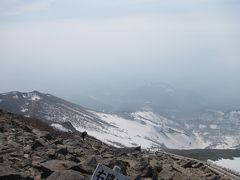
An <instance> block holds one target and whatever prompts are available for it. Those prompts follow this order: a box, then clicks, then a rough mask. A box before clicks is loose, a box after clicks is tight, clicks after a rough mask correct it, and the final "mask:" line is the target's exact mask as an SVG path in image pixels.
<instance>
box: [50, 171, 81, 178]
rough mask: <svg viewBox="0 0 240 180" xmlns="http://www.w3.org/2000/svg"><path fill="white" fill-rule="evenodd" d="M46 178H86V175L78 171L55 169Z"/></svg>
mask: <svg viewBox="0 0 240 180" xmlns="http://www.w3.org/2000/svg"><path fill="white" fill-rule="evenodd" d="M46 180H85V177H84V176H83V175H82V174H81V173H80V172H77V171H73V170H64V171H55V172H54V173H52V174H51V175H50V176H49V177H48V178H47V179H46Z"/></svg>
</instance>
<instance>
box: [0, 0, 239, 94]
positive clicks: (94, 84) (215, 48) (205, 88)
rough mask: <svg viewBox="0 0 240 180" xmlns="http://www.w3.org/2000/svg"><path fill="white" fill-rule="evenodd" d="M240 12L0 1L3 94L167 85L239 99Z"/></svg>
mask: <svg viewBox="0 0 240 180" xmlns="http://www.w3.org/2000/svg"><path fill="white" fill-rule="evenodd" d="M239 9H240V1H239V0H101V1H100V0H85V1H83V0H67V1H66V0H31V1H30V0H0V92H6V91H12V90H20V91H31V90H40V91H43V92H50V93H52V94H56V95H60V96H62V97H70V96H75V95H80V94H84V93H86V92H87V91H90V90H91V89H98V87H99V88H100V87H103V86H106V87H107V88H108V87H109V88H110V89H111V88H114V87H116V88H119V89H121V88H122V87H125V86H127V87H129V85H132V86H137V85H140V84H144V83H146V82H169V83H171V84H172V85H173V86H178V87H186V88H190V89H194V90H198V91H201V92H203V93H209V94H215V95H218V96H219V97H222V96H226V97H227V96H232V97H234V96H238V97H239V96H240V95H239V92H240V11H239ZM69 94H71V95H69Z"/></svg>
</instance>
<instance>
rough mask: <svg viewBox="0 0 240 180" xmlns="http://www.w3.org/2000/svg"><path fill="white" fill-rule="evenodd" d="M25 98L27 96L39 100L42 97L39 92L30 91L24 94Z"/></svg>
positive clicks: (29, 98)
mask: <svg viewBox="0 0 240 180" xmlns="http://www.w3.org/2000/svg"><path fill="white" fill-rule="evenodd" d="M22 97H23V98H27V99H28V100H31V101H38V100H40V99H42V98H41V97H40V96H39V95H38V93H37V92H34V91H33V92H28V93H24V94H23V95H22Z"/></svg>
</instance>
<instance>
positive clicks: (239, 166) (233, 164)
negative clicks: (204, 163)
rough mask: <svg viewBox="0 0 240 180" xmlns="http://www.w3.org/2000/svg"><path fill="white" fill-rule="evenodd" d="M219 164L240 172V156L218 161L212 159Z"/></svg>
mask: <svg viewBox="0 0 240 180" xmlns="http://www.w3.org/2000/svg"><path fill="white" fill-rule="evenodd" d="M211 162H213V163H215V164H217V165H218V166H221V167H225V168H228V169H231V170H234V171H237V172H239V173H240V158H239V157H238V158H233V159H220V160H217V161H211Z"/></svg>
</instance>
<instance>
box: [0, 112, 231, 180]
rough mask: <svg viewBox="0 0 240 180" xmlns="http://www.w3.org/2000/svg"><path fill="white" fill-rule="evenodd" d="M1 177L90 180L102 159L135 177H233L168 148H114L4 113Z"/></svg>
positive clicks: (0, 132) (13, 179) (0, 128)
mask: <svg viewBox="0 0 240 180" xmlns="http://www.w3.org/2000/svg"><path fill="white" fill-rule="evenodd" d="M0 142H1V146H0V179H11V180H19V179H28V180H31V179H36V180H37V179H47V180H69V179H73V180H74V179H78V180H80V179H90V177H91V175H92V174H93V171H94V169H95V168H96V166H97V164H98V163H101V164H104V165H106V166H108V167H110V168H113V166H114V165H118V166H119V167H120V168H121V172H122V173H123V174H124V175H126V176H128V177H129V178H130V179H136V180H140V179H146V180H147V179H148V180H150V179H154V180H157V179H163V180H164V179H173V180H181V179H184V180H185V179H191V180H193V179H208V180H213V179H230V177H228V176H227V175H225V176H224V175H221V173H218V172H216V171H213V170H212V169H211V168H210V167H209V166H207V165H206V164H205V163H203V162H200V161H197V160H190V159H187V158H184V159H178V158H176V157H174V156H172V155H170V154H165V153H164V152H156V153H149V152H146V151H141V149H140V148H120V149H119V148H115V147H112V146H109V145H107V144H105V143H103V142H101V141H99V140H97V139H95V138H93V137H90V136H88V137H87V139H86V141H83V140H82V139H81V136H80V133H78V132H75V133H70V132H61V131H57V130H56V129H54V128H52V127H51V126H48V125H47V124H45V123H43V122H42V121H39V120H37V119H32V118H26V117H23V116H19V115H14V114H11V113H4V112H2V111H0Z"/></svg>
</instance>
